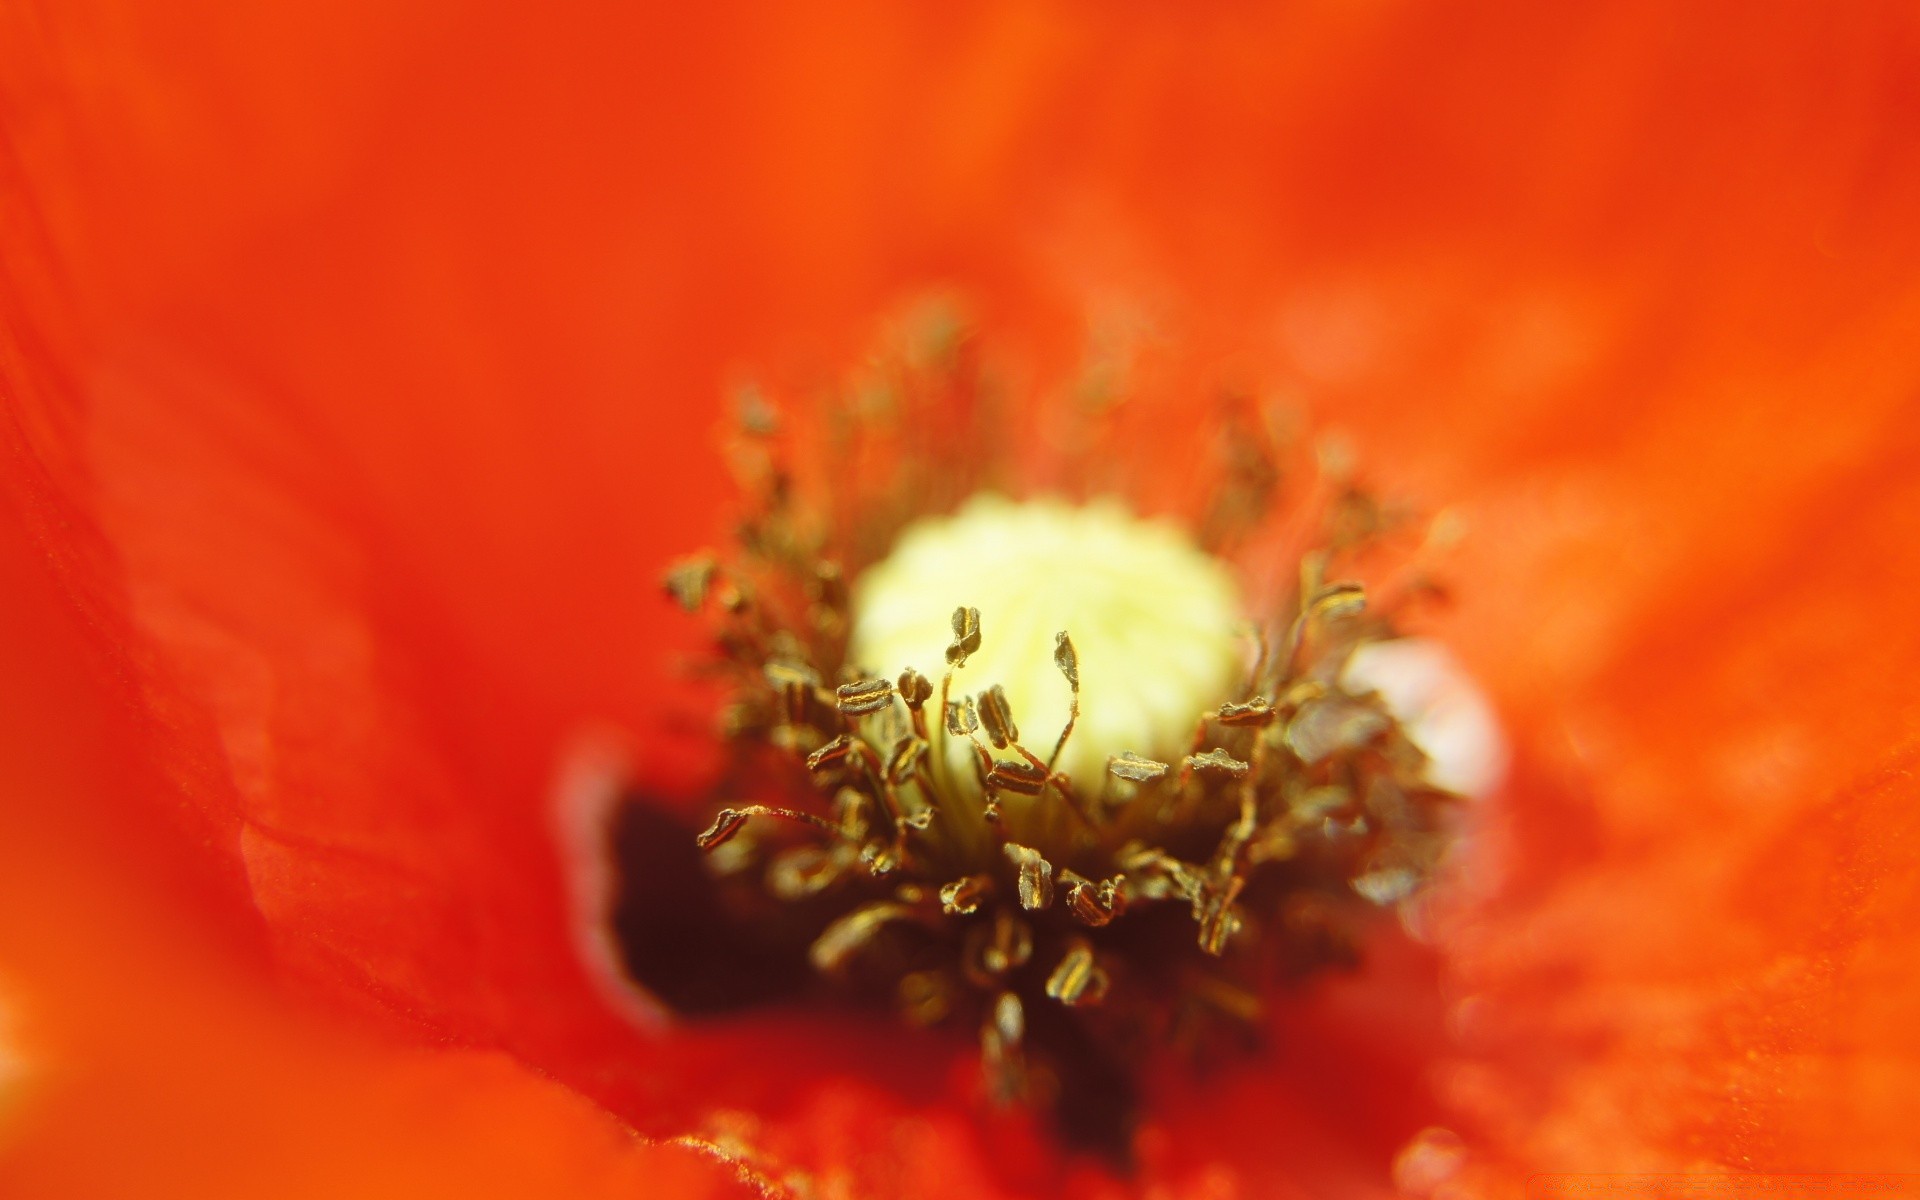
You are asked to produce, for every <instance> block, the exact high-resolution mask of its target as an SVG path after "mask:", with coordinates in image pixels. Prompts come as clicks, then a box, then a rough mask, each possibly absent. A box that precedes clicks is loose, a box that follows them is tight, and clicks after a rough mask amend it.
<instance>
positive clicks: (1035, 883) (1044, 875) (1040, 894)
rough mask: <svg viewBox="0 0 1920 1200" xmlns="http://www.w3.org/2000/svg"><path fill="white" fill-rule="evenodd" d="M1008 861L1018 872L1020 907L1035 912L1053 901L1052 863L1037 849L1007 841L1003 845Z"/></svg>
mask: <svg viewBox="0 0 1920 1200" xmlns="http://www.w3.org/2000/svg"><path fill="white" fill-rule="evenodd" d="M1003 848H1004V849H1005V851H1006V854H1007V859H1008V861H1010V862H1012V863H1013V865H1014V866H1015V867H1016V868H1018V869H1019V872H1020V907H1021V908H1024V909H1026V910H1027V911H1028V912H1036V911H1038V910H1040V909H1043V908H1045V907H1047V906H1048V905H1049V904H1052V903H1053V864H1052V863H1050V862H1048V861H1047V860H1046V859H1045V858H1042V857H1041V855H1040V852H1039V851H1038V850H1035V849H1033V848H1032V847H1031V846H1022V845H1020V844H1019V843H1018V842H1008V843H1007V844H1006V846H1005V847H1003Z"/></svg>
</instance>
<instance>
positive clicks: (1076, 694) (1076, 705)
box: [1047, 629, 1080, 772]
mask: <svg viewBox="0 0 1920 1200" xmlns="http://www.w3.org/2000/svg"><path fill="white" fill-rule="evenodd" d="M1053 665H1054V666H1056V667H1058V668H1060V673H1061V674H1062V675H1065V676H1066V677H1067V689H1068V692H1069V697H1068V700H1067V723H1066V724H1065V725H1062V726H1061V727H1060V738H1059V740H1058V741H1056V742H1054V743H1053V753H1052V754H1049V755H1047V770H1048V771H1049V772H1051V771H1052V770H1053V767H1054V764H1055V763H1057V762H1059V761H1060V752H1061V751H1062V750H1065V749H1066V748H1067V739H1068V738H1069V737H1072V736H1073V727H1074V725H1075V724H1076V723H1078V722H1079V720H1080V656H1079V655H1078V654H1076V653H1074V650H1073V639H1072V638H1070V637H1068V636H1067V631H1066V630H1064V629H1062V630H1061V631H1060V632H1059V633H1056V634H1054V635H1053Z"/></svg>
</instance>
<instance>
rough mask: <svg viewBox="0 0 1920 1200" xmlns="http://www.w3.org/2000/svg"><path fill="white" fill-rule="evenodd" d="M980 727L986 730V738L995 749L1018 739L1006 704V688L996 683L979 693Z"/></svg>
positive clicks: (1002, 747) (1018, 735)
mask: <svg viewBox="0 0 1920 1200" xmlns="http://www.w3.org/2000/svg"><path fill="white" fill-rule="evenodd" d="M980 727H981V728H983V729H985V730H986V731H987V740H988V741H990V742H992V743H993V748H994V749H995V750H1005V749H1006V748H1007V744H1008V743H1009V742H1017V741H1019V740H1020V730H1019V729H1018V728H1017V727H1016V726H1015V725H1014V723H1013V709H1012V707H1010V706H1009V705H1008V704H1007V690H1006V689H1005V688H1003V687H1001V686H1000V685H999V684H997V683H996V684H994V685H993V686H992V687H990V688H988V689H987V690H986V691H984V692H981V693H980Z"/></svg>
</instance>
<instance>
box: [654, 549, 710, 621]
mask: <svg viewBox="0 0 1920 1200" xmlns="http://www.w3.org/2000/svg"><path fill="white" fill-rule="evenodd" d="M719 570H720V567H719V564H717V563H715V562H714V560H713V557H712V556H711V555H706V554H700V555H696V556H694V557H693V558H687V559H682V560H681V561H679V562H677V563H675V564H673V565H672V566H671V567H668V568H667V576H666V579H665V581H664V582H665V585H666V589H667V595H669V596H672V597H673V600H674V603H676V604H678V605H679V606H680V607H681V608H682V609H684V610H685V611H687V612H690V613H692V612H699V611H700V606H701V605H703V604H705V603H706V602H707V592H708V590H709V589H710V588H711V587H712V586H713V579H714V576H715V575H716V574H718V573H719Z"/></svg>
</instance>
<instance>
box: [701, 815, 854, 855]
mask: <svg viewBox="0 0 1920 1200" xmlns="http://www.w3.org/2000/svg"><path fill="white" fill-rule="evenodd" d="M748 817H779V818H780V819H781V820H783V821H796V822H798V823H800V824H802V825H812V826H815V827H817V828H820V829H824V830H826V831H827V832H828V833H836V834H837V833H839V832H840V829H839V827H838V826H837V825H835V824H834V823H833V822H832V821H829V820H826V819H825V818H824V817H816V816H814V815H813V814H812V813H803V812H795V811H793V810H792V809H790V808H772V807H769V806H767V805H765V804H749V805H747V806H746V807H745V808H723V809H721V810H720V813H719V815H718V816H716V817H714V819H713V824H711V825H709V826H707V829H706V832H704V833H702V834H700V836H698V837H696V838H694V839H693V843H694V845H696V846H698V847H700V848H701V849H702V850H713V849H716V848H717V847H720V846H723V845H725V844H726V843H727V842H728V841H730V840H732V838H733V835H734V834H736V833H739V832H740V827H741V826H742V825H745V824H746V823H747V818H748Z"/></svg>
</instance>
